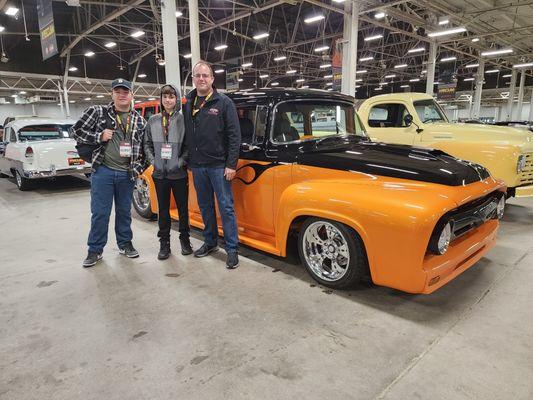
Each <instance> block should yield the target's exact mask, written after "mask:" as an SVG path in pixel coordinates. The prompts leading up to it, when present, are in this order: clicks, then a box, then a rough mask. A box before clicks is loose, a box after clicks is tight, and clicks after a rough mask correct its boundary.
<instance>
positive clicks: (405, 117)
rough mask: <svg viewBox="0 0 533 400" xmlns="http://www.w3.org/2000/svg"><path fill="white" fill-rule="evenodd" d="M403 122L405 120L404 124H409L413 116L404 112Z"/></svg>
mask: <svg viewBox="0 0 533 400" xmlns="http://www.w3.org/2000/svg"><path fill="white" fill-rule="evenodd" d="M403 122H405V125H406V126H411V124H412V123H413V116H412V115H411V114H406V115H405V116H404V117H403Z"/></svg>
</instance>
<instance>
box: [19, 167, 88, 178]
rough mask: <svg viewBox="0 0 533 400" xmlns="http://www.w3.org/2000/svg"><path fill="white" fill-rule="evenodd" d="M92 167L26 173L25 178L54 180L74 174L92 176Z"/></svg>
mask: <svg viewBox="0 0 533 400" xmlns="http://www.w3.org/2000/svg"><path fill="white" fill-rule="evenodd" d="M90 173H91V166H90V165H89V166H86V165H83V166H78V167H72V168H62V169H52V170H47V171H24V177H25V178H28V179H40V178H53V177H56V176H65V175H73V174H90Z"/></svg>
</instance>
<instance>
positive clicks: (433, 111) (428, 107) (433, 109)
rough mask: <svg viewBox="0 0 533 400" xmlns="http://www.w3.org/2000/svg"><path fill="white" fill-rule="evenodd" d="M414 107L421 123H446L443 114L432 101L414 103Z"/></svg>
mask: <svg viewBox="0 0 533 400" xmlns="http://www.w3.org/2000/svg"><path fill="white" fill-rule="evenodd" d="M414 106H415V110H416V112H417V114H418V117H419V118H420V120H421V121H422V123H428V122H448V121H447V119H446V116H445V115H444V112H442V110H441V108H440V107H439V105H438V104H437V103H435V100H433V99H428V100H419V101H415V102H414Z"/></svg>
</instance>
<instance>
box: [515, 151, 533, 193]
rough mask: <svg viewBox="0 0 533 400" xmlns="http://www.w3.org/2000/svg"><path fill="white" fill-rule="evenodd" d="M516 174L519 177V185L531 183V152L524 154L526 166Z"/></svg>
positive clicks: (532, 165)
mask: <svg viewBox="0 0 533 400" xmlns="http://www.w3.org/2000/svg"><path fill="white" fill-rule="evenodd" d="M518 176H519V177H520V183H519V186H523V185H531V184H533V153H528V154H526V166H525V167H524V169H523V170H522V171H521V172H520V174H519V175H518Z"/></svg>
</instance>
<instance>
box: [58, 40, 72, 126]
mask: <svg viewBox="0 0 533 400" xmlns="http://www.w3.org/2000/svg"><path fill="white" fill-rule="evenodd" d="M69 68H70V50H69V51H68V52H67V57H66V59H65V74H64V75H63V82H62V84H63V85H62V86H63V100H64V103H65V117H66V118H70V104H69V101H68V91H67V81H68V69H69ZM59 93H60V95H61V90H60V91H59Z"/></svg>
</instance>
